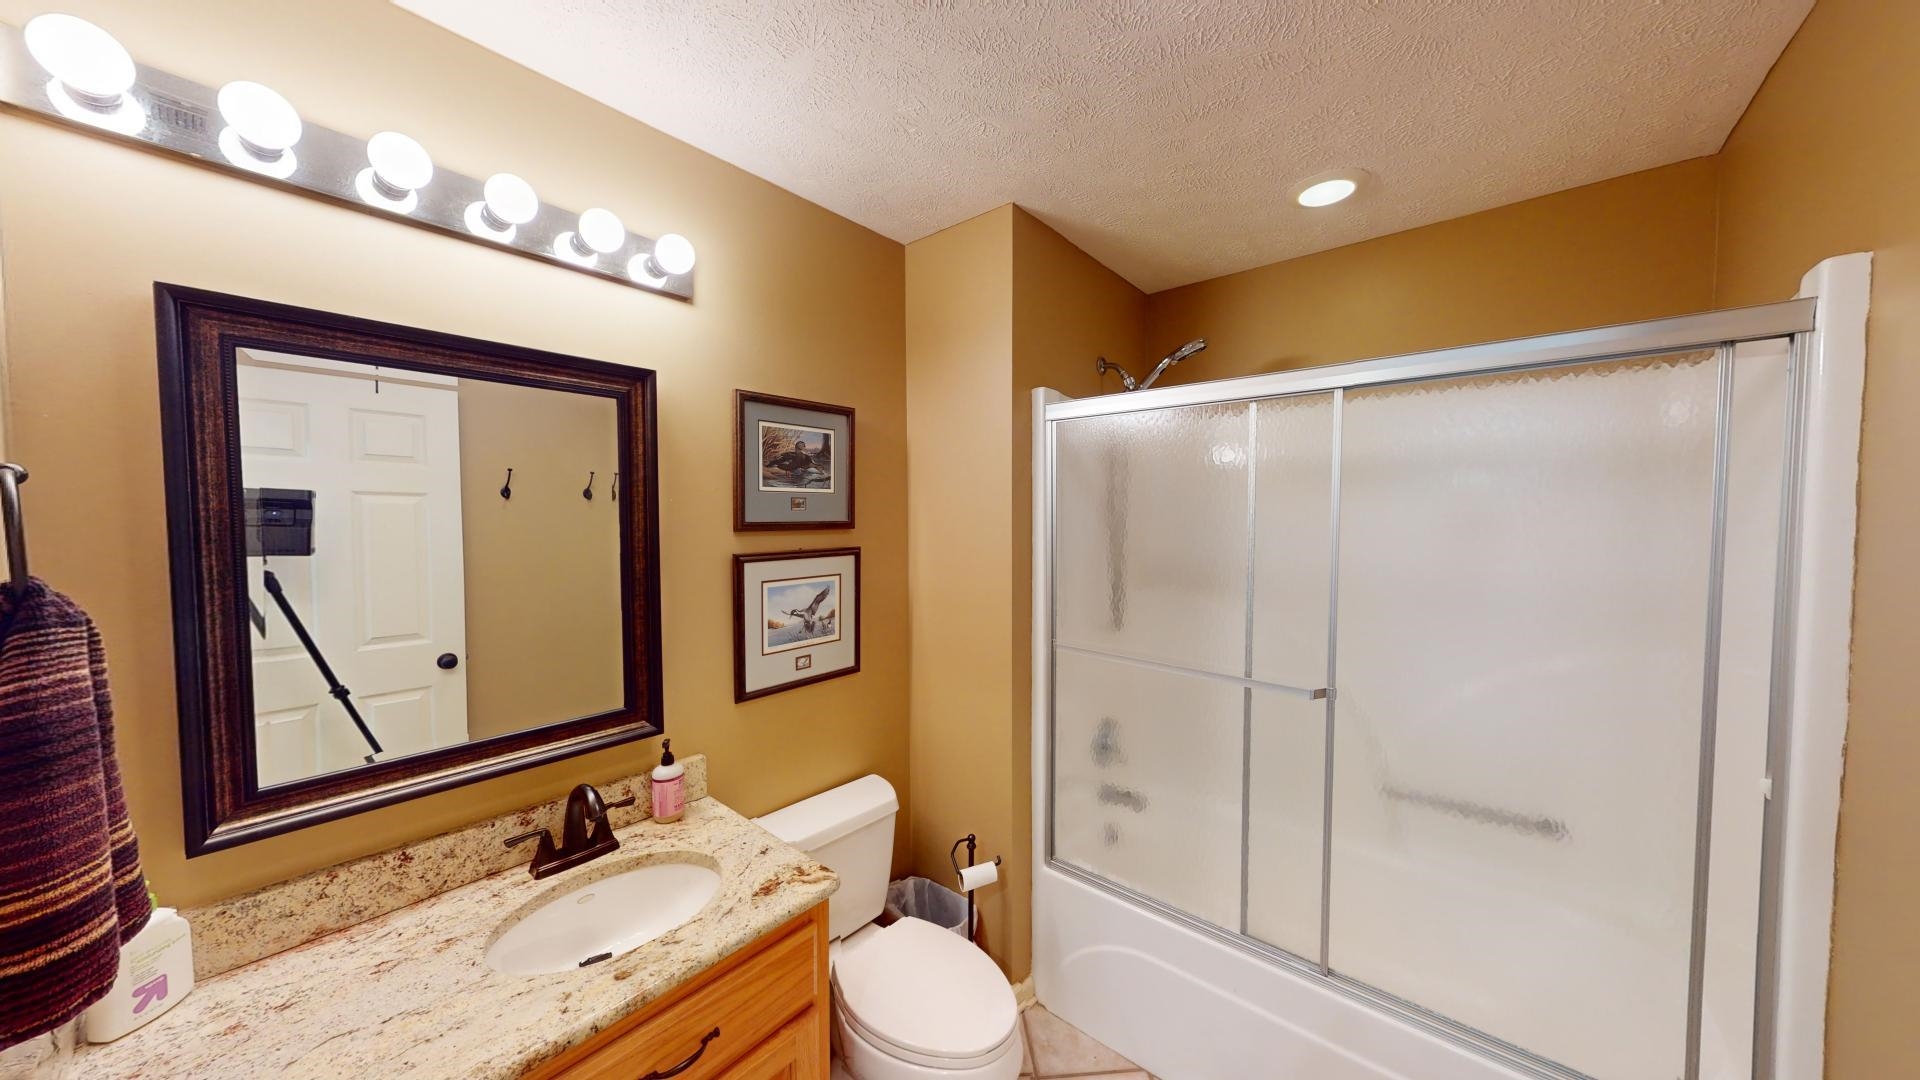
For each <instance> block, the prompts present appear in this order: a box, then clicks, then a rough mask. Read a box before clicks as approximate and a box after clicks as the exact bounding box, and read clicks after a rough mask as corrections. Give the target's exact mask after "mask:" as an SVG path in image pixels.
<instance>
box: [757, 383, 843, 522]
mask: <svg viewBox="0 0 1920 1080" xmlns="http://www.w3.org/2000/svg"><path fill="white" fill-rule="evenodd" d="M733 401H734V439H733V443H734V449H733V527H734V529H735V531H738V532H751V531H754V530H758V529H851V528H853V410H852V409H850V408H844V407H842V406H839V405H827V404H823V403H821V402H818V401H802V400H800V399H799V398H789V397H778V396H776V395H773V394H756V393H754V392H752V391H750V390H735V391H734V392H733Z"/></svg>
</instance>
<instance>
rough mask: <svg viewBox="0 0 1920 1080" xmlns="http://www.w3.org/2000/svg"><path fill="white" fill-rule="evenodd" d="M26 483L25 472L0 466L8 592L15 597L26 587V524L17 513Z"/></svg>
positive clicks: (21, 468) (0, 503)
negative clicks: (5, 532)
mask: <svg viewBox="0 0 1920 1080" xmlns="http://www.w3.org/2000/svg"><path fill="white" fill-rule="evenodd" d="M26 482H27V470H26V469H25V468H24V467H22V466H19V465H14V464H12V463H0V517H5V518H6V530H7V572H8V580H7V588H8V589H9V590H11V591H12V592H13V593H15V594H16V595H17V594H19V592H20V591H21V590H22V589H25V588H26V586H27V522H26V519H25V517H24V516H23V515H22V514H21V512H20V485H21V484H24V483H26Z"/></svg>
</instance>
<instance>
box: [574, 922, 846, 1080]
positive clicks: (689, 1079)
mask: <svg viewBox="0 0 1920 1080" xmlns="http://www.w3.org/2000/svg"><path fill="white" fill-rule="evenodd" d="M823 932H824V927H823V926H822V925H821V924H820V921H819V920H818V919H813V918H808V919H805V920H804V921H802V922H801V925H800V926H799V927H798V928H797V929H794V930H792V931H791V932H789V933H786V934H785V935H783V936H781V937H779V938H777V939H776V940H774V941H773V942H772V943H771V944H768V945H764V946H748V948H749V949H753V950H755V951H754V952H753V953H752V955H750V956H748V957H747V958H746V959H744V960H742V961H740V962H739V963H736V964H733V965H727V966H724V968H723V969H722V970H719V971H716V972H713V973H711V974H710V975H709V976H707V977H705V979H704V980H703V981H702V982H700V983H698V984H696V986H695V987H694V988H693V989H692V990H691V991H690V992H688V993H686V994H685V995H684V996H682V997H680V998H677V999H675V1000H673V1001H671V1002H669V1003H668V1004H667V1005H665V1006H664V1007H662V1008H660V1009H659V1010H658V1011H656V1012H653V1013H651V1014H649V1015H646V1016H645V1017H644V1018H643V1019H641V1020H640V1021H639V1022H638V1023H636V1024H634V1025H633V1026H632V1027H629V1028H627V1029H625V1030H619V1031H615V1032H610V1033H609V1034H606V1035H602V1036H600V1038H599V1039H597V1040H595V1041H594V1042H593V1043H590V1044H588V1046H587V1047H585V1048H583V1052H580V1053H581V1056H578V1057H572V1056H571V1055H570V1056H569V1057H568V1058H566V1059H563V1060H562V1061H561V1062H555V1063H554V1066H557V1067H549V1068H546V1069H541V1070H538V1071H537V1075H539V1076H543V1077H562V1078H564V1080H615V1078H617V1080H636V1078H637V1077H642V1076H646V1075H647V1074H648V1073H650V1072H662V1073H664V1072H667V1071H669V1070H671V1069H673V1068H674V1067H675V1066H677V1065H680V1064H681V1063H683V1062H686V1061H688V1060H689V1059H692V1064H690V1065H688V1066H687V1067H686V1068H685V1069H684V1070H683V1071H680V1072H677V1073H674V1074H673V1076H674V1078H675V1080H710V1078H713V1077H719V1076H722V1075H724V1074H725V1072H726V1069H727V1066H729V1065H731V1064H733V1063H734V1062H735V1061H738V1060H740V1058H741V1057H742V1056H743V1055H744V1054H746V1053H747V1052H748V1051H750V1050H753V1049H754V1048H755V1047H756V1046H758V1045H759V1044H760V1043H762V1042H764V1041H765V1040H766V1039H767V1038H768V1037H770V1036H772V1035H773V1034H774V1033H776V1032H778V1031H780V1030H781V1028H783V1027H784V1026H786V1024H787V1022H788V1021H789V1020H792V1019H793V1018H794V1017H795V1016H797V1015H798V1014H800V1013H802V1012H803V1011H805V1010H806V1009H807V1008H809V1007H810V1006H812V1005H813V1004H814V1001H815V999H816V997H823V996H824V993H825V990H826V988H825V987H824V986H821V985H819V984H818V979H819V974H818V972H817V970H816V962H815V961H816V956H817V954H818V952H819V951H820V943H819V940H818V939H819V935H820V934H822V933H823ZM714 1031H718V1032H719V1034H718V1035H712V1034H711V1033H712V1032H714ZM696 1054H697V1055H698V1056H697V1057H696V1056H695V1055H696Z"/></svg>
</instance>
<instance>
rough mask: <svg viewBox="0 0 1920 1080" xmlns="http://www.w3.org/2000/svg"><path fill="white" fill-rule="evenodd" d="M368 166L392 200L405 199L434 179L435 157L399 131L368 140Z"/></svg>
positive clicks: (375, 179) (376, 181)
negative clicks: (371, 168)
mask: <svg viewBox="0 0 1920 1080" xmlns="http://www.w3.org/2000/svg"><path fill="white" fill-rule="evenodd" d="M367 164H368V165H371V166H372V167H373V179H374V182H375V184H376V186H378V187H379V188H381V189H382V190H381V193H382V194H384V195H386V196H387V197H388V198H393V199H399V198H405V197H406V195H407V193H409V192H414V191H419V190H420V189H421V188H423V187H426V186H427V184H428V183H429V182H430V181H432V180H433V158H432V157H429V156H428V154H427V148H426V147H424V146H421V145H420V144H419V143H418V142H416V141H415V140H414V139H412V138H410V137H409V136H406V135H402V134H401V133H399V132H397V131H382V132H380V133H379V134H378V135H375V136H374V137H373V138H371V139H368V140H367Z"/></svg>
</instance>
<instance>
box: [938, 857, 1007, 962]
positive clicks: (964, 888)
mask: <svg viewBox="0 0 1920 1080" xmlns="http://www.w3.org/2000/svg"><path fill="white" fill-rule="evenodd" d="M979 842H980V838H979V836H977V835H975V834H974V833H968V834H967V835H965V836H963V837H961V838H960V839H958V840H955V841H954V842H953V847H952V848H950V849H948V851H947V861H948V862H949V863H952V864H953V877H954V880H955V881H956V882H958V883H959V885H960V891H961V892H963V893H965V894H966V897H967V940H968V941H970V942H973V943H975V944H978V943H979V942H978V938H979V926H978V925H977V924H976V923H975V922H974V918H973V892H974V889H978V888H982V887H984V886H987V885H991V884H993V882H994V881H995V880H997V879H998V878H999V874H998V872H997V871H996V872H995V873H994V874H992V875H991V876H989V877H988V878H987V880H986V881H982V882H980V883H979V884H976V885H973V886H971V887H969V886H968V884H967V878H968V876H969V875H968V874H967V873H966V871H967V870H971V869H972V868H973V867H974V858H975V854H974V853H975V850H976V848H977V847H978V846H979ZM961 844H965V845H967V865H966V866H964V867H963V866H961V865H960V845H961ZM989 865H991V866H994V867H998V866H999V865H1000V856H998V855H995V856H994V857H993V862H992V863H990V864H989Z"/></svg>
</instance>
